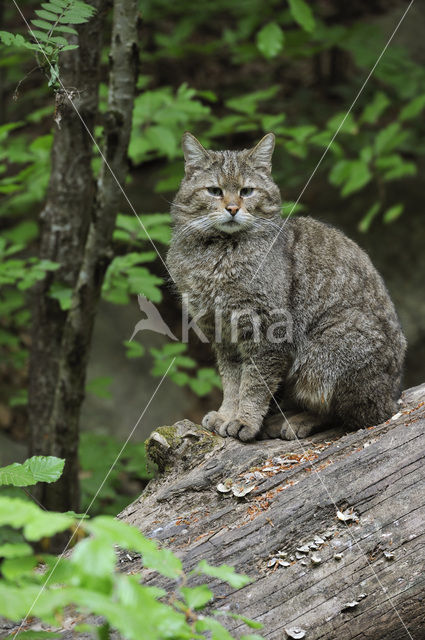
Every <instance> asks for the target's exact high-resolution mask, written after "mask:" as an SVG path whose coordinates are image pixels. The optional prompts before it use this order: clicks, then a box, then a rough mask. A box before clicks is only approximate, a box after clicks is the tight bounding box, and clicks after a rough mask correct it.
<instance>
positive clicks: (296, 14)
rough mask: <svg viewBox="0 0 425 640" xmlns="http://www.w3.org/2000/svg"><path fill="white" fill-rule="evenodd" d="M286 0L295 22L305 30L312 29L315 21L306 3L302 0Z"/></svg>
mask: <svg viewBox="0 0 425 640" xmlns="http://www.w3.org/2000/svg"><path fill="white" fill-rule="evenodd" d="M288 2H289V10H290V12H291V14H292V17H293V18H294V20H295V22H298V24H299V25H300V27H302V28H303V29H304V30H305V31H313V30H314V28H315V26H316V23H315V21H314V16H313V13H312V11H311V9H310V7H309V6H308V4H307V3H306V2H304V0H288Z"/></svg>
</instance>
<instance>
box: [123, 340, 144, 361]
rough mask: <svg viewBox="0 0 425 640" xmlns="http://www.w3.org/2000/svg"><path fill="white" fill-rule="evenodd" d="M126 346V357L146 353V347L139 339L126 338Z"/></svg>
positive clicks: (139, 356)
mask: <svg viewBox="0 0 425 640" xmlns="http://www.w3.org/2000/svg"><path fill="white" fill-rule="evenodd" d="M123 344H124V345H125V347H126V351H125V355H126V358H141V357H142V356H143V355H145V353H146V349H145V347H144V346H143V345H142V344H140V342H137V340H132V341H131V342H130V341H129V340H125V342H124V343H123Z"/></svg>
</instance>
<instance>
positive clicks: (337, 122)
mask: <svg viewBox="0 0 425 640" xmlns="http://www.w3.org/2000/svg"><path fill="white" fill-rule="evenodd" d="M326 127H327V128H328V129H330V130H331V131H332V133H335V132H336V131H338V130H339V133H351V134H355V133H357V132H358V126H357V124H356V121H355V120H354V116H353V114H352V113H348V114H347V113H346V112H345V111H340V112H339V113H336V114H335V115H334V116H332V118H330V119H329V120H328V122H327V123H326ZM340 127H341V128H340Z"/></svg>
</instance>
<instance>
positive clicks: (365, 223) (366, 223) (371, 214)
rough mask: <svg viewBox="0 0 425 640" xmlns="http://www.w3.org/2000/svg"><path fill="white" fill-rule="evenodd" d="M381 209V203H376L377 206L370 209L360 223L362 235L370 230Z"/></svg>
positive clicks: (374, 205) (359, 227)
mask: <svg viewBox="0 0 425 640" xmlns="http://www.w3.org/2000/svg"><path fill="white" fill-rule="evenodd" d="M380 208H381V203H380V202H375V204H373V205H372V206H371V207H370V209H369V210H368V212H367V213H366V215H365V216H364V217H363V218H362V219H361V220H360V222H359V225H358V229H359V231H361V232H362V233H366V231H368V230H369V227H370V225H371V224H372V221H373V219H374V218H375V217H376V215H377V214H378V212H379V209H380Z"/></svg>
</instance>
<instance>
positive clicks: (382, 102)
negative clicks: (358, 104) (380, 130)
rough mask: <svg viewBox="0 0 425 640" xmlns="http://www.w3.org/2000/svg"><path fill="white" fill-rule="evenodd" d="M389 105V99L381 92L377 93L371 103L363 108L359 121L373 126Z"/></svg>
mask: <svg viewBox="0 0 425 640" xmlns="http://www.w3.org/2000/svg"><path fill="white" fill-rule="evenodd" d="M389 104H391V100H390V99H389V97H388V96H387V95H386V94H385V93H383V92H382V91H377V92H376V93H375V95H374V96H373V99H372V101H371V102H369V104H368V105H367V106H366V107H365V108H364V110H363V113H362V114H361V116H360V121H361V122H367V123H368V124H375V122H376V121H377V120H379V118H380V116H381V115H382V114H383V113H384V111H385V109H386V108H387V107H388V105H389Z"/></svg>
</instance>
